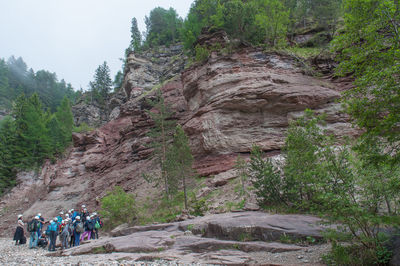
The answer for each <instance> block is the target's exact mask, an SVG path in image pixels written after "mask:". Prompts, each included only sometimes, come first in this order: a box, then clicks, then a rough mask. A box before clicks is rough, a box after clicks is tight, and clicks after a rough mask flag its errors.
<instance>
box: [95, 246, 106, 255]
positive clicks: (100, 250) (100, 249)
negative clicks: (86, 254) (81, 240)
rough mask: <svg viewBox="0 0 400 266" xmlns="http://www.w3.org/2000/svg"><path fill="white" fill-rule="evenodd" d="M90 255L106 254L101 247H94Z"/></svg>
mask: <svg viewBox="0 0 400 266" xmlns="http://www.w3.org/2000/svg"><path fill="white" fill-rule="evenodd" d="M92 253H93V254H105V253H108V252H107V250H106V249H105V248H104V247H103V246H101V247H96V248H94V249H92Z"/></svg>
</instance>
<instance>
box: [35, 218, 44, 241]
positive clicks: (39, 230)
mask: <svg viewBox="0 0 400 266" xmlns="http://www.w3.org/2000/svg"><path fill="white" fill-rule="evenodd" d="M37 216H38V217H39V228H38V237H39V238H40V236H41V235H42V229H43V224H44V218H43V217H42V214H41V213H38V215H37Z"/></svg>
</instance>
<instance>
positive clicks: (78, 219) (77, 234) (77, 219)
mask: <svg viewBox="0 0 400 266" xmlns="http://www.w3.org/2000/svg"><path fill="white" fill-rule="evenodd" d="M81 223H82V222H81V217H80V216H76V217H75V221H74V223H73V228H74V247H77V246H79V245H80V236H81V232H78V227H80V226H83V224H82V225H81Z"/></svg>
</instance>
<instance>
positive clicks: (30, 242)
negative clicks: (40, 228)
mask: <svg viewBox="0 0 400 266" xmlns="http://www.w3.org/2000/svg"><path fill="white" fill-rule="evenodd" d="M35 235H36V232H31V233H30V238H29V248H33V244H34V242H35Z"/></svg>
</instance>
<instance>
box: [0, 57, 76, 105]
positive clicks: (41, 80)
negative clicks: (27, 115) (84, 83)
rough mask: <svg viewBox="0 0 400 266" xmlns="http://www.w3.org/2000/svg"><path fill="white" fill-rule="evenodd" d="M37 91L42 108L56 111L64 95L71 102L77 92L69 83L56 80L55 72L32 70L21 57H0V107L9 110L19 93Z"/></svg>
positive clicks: (26, 93) (27, 94)
mask: <svg viewBox="0 0 400 266" xmlns="http://www.w3.org/2000/svg"><path fill="white" fill-rule="evenodd" d="M22 93H23V94H25V95H26V96H31V95H32V94H33V93H37V94H38V96H39V98H40V100H41V102H42V103H43V107H44V108H49V109H50V110H51V111H52V112H54V111H56V109H57V106H58V105H59V104H60V103H61V101H62V99H63V98H64V96H66V97H67V98H69V99H70V100H71V101H72V102H73V101H74V100H75V98H76V96H77V93H76V92H74V90H73V88H72V87H71V84H69V83H66V82H65V81H64V80H63V79H62V80H61V81H58V79H57V76H56V73H51V72H49V71H46V70H39V71H36V72H35V71H33V69H32V68H30V69H28V66H27V64H26V63H25V62H24V60H23V59H22V58H21V57H18V58H15V57H14V56H11V57H10V58H9V59H8V60H7V61H6V60H5V59H1V58H0V109H8V110H10V109H11V107H12V102H13V101H14V100H16V99H17V97H18V96H19V95H21V94H22Z"/></svg>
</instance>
